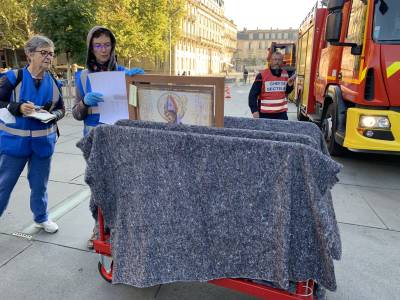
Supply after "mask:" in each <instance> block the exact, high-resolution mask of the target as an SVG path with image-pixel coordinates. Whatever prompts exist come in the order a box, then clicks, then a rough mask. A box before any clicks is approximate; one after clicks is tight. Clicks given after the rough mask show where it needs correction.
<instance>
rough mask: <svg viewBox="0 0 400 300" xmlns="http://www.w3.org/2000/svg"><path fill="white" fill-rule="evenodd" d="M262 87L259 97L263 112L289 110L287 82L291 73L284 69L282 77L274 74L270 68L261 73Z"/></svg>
mask: <svg viewBox="0 0 400 300" xmlns="http://www.w3.org/2000/svg"><path fill="white" fill-rule="evenodd" d="M261 76H262V89H261V94H260V96H259V97H258V100H259V101H260V102H259V103H260V112H261V113H270V114H271V113H280V112H285V111H287V110H288V103H287V99H286V84H287V81H288V79H289V75H288V73H287V72H286V70H282V73H281V77H277V76H274V74H272V72H271V70H270V69H269V68H268V69H266V70H264V71H263V72H262V73H261Z"/></svg>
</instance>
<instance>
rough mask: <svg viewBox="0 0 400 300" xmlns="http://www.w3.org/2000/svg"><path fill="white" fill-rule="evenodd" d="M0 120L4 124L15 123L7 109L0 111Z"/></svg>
mask: <svg viewBox="0 0 400 300" xmlns="http://www.w3.org/2000/svg"><path fill="white" fill-rule="evenodd" d="M0 120H2V121H3V122H4V123H5V124H14V123H15V122H16V120H15V117H14V116H13V115H12V114H11V113H10V112H9V111H8V109H7V108H2V109H0Z"/></svg>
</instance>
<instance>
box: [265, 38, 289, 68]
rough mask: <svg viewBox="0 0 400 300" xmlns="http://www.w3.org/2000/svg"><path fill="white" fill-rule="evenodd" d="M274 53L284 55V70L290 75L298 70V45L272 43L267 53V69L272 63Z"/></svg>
mask: <svg viewBox="0 0 400 300" xmlns="http://www.w3.org/2000/svg"><path fill="white" fill-rule="evenodd" d="M274 52H280V53H282V55H283V68H284V69H285V70H286V71H288V73H289V74H292V73H294V71H295V70H296V44H295V43H276V42H272V43H271V46H270V47H269V48H268V52H267V68H268V66H269V64H270V62H271V56H272V53H274Z"/></svg>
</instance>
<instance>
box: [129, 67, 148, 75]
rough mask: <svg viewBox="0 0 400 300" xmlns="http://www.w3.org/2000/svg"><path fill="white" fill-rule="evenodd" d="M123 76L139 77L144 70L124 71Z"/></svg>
mask: <svg viewBox="0 0 400 300" xmlns="http://www.w3.org/2000/svg"><path fill="white" fill-rule="evenodd" d="M125 74H126V75H128V76H133V75H141V74H144V70H143V69H141V68H133V69H130V70H125Z"/></svg>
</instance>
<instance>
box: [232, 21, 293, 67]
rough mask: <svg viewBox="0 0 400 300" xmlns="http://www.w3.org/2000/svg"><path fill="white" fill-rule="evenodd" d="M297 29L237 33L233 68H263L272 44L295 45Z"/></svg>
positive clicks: (245, 30) (257, 30)
mask: <svg viewBox="0 0 400 300" xmlns="http://www.w3.org/2000/svg"><path fill="white" fill-rule="evenodd" d="M297 34H298V30H297V29H292V28H289V29H272V28H271V29H256V30H247V29H244V30H242V31H239V32H238V33H237V51H236V52H235V55H234V62H235V68H236V70H237V71H242V70H243V68H244V66H246V68H247V69H248V70H249V71H258V70H260V69H263V68H265V66H266V58H267V52H268V48H269V47H270V46H271V43H272V42H276V43H296V41H297Z"/></svg>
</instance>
